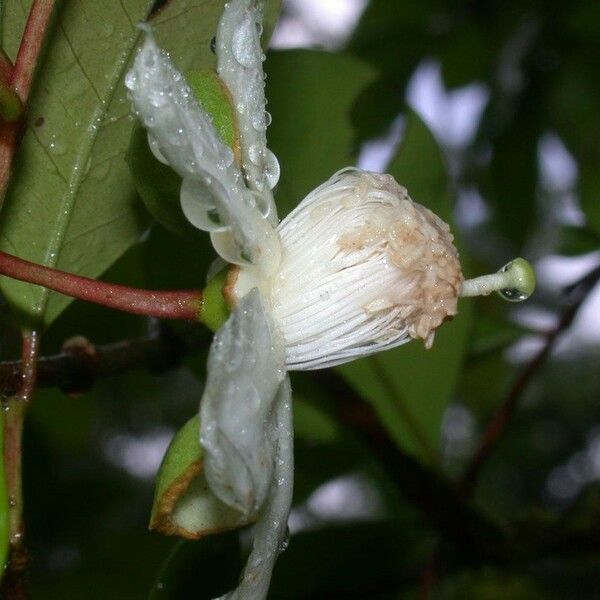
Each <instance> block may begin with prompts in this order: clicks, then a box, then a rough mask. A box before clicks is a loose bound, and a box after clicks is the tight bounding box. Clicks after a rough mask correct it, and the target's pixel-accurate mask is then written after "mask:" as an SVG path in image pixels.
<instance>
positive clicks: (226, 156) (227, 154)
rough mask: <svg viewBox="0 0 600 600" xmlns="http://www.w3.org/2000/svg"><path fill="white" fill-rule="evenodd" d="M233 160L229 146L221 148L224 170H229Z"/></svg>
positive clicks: (233, 156)
mask: <svg viewBox="0 0 600 600" xmlns="http://www.w3.org/2000/svg"><path fill="white" fill-rule="evenodd" d="M234 159H235V155H234V154H233V150H232V149H231V148H230V147H229V146H225V147H224V148H223V162H224V164H225V168H229V167H230V166H231V165H232V164H233V161H234Z"/></svg>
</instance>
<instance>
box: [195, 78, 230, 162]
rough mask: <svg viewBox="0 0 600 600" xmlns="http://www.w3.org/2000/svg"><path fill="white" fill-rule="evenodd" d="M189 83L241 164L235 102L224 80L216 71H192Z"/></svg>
mask: <svg viewBox="0 0 600 600" xmlns="http://www.w3.org/2000/svg"><path fill="white" fill-rule="evenodd" d="M186 79H187V82H188V84H189V86H190V87H191V88H192V90H193V92H194V95H195V96H196V98H197V99H198V100H199V102H200V104H202V107H203V108H204V110H205V111H206V112H207V113H208V114H209V115H210V116H211V117H212V119H213V122H212V123H213V125H214V128H215V129H216V130H217V133H218V134H219V137H220V138H221V140H222V141H223V142H225V144H227V145H228V146H229V147H230V148H231V149H232V150H233V154H234V156H235V159H236V162H237V163H238V164H239V163H240V156H241V150H240V132H239V129H238V125H237V121H236V118H235V111H234V108H233V100H232V98H231V94H230V92H229V90H228V89H227V86H226V85H225V83H223V80H222V79H221V78H220V77H219V76H218V75H217V73H216V72H215V71H212V70H209V69H205V70H203V71H190V72H189V73H188V74H187V77H186Z"/></svg>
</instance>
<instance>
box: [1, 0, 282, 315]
mask: <svg viewBox="0 0 600 600" xmlns="http://www.w3.org/2000/svg"><path fill="white" fill-rule="evenodd" d="M153 4H154V2H153V1H152V0H131V1H129V2H127V3H123V2H118V3H112V2H73V3H64V4H63V5H61V9H60V10H59V12H58V15H57V19H56V23H55V27H54V30H53V32H52V35H51V36H50V39H49V43H48V50H47V53H46V55H45V57H44V60H43V62H42V63H41V65H40V67H39V76H38V80H37V84H36V88H35V90H36V91H35V94H34V96H33V98H32V101H31V106H30V110H29V120H28V123H27V129H26V132H25V135H24V138H23V141H22V144H21V147H20V149H19V152H18V154H17V156H16V163H15V164H16V168H15V173H14V175H13V179H12V182H11V187H10V189H9V191H8V194H7V198H6V204H5V207H4V209H3V211H2V214H1V215H0V249H2V250H5V251H7V252H10V253H12V254H16V255H17V256H19V257H22V258H26V259H28V260H31V261H33V262H36V263H40V264H44V265H47V266H52V267H57V268H60V269H63V270H66V271H72V272H76V273H80V274H83V275H86V276H89V277H97V276H98V275H100V274H101V273H102V272H103V271H104V270H105V269H106V268H107V267H108V266H109V265H110V264H112V263H113V262H114V261H115V260H116V259H117V258H118V257H119V256H120V255H121V254H122V253H123V252H124V251H125V250H126V249H127V248H128V247H129V246H130V245H131V244H132V243H134V242H135V240H136V239H138V238H139V236H140V233H141V232H142V231H143V229H144V228H145V227H146V224H145V222H146V217H145V214H144V212H143V211H142V210H141V205H140V204H139V201H138V199H137V195H136V193H135V189H134V186H133V182H132V180H131V177H130V175H129V173H128V170H127V166H126V164H125V162H124V160H123V157H124V154H125V151H126V148H127V145H128V142H129V138H130V135H131V128H132V126H133V120H132V119H131V118H130V116H129V111H130V108H129V102H128V101H127V100H126V97H125V90H124V86H123V82H122V79H123V74H124V72H125V71H126V69H127V64H128V61H129V60H130V58H131V56H132V53H133V51H134V48H135V44H136V42H137V40H138V37H139V31H138V29H137V28H136V23H137V22H138V21H139V20H143V19H145V18H147V16H148V14H149V12H150V9H151V8H152V5H153ZM275 4H276V3H274V4H271V5H270V7H269V14H270V15H272V14H273V13H274V12H276V11H275V10H274V8H273V7H274V5H275ZM221 10H222V5H221V4H220V3H218V2H205V1H204V0H191V1H187V2H186V1H184V0H181V1H180V0H172V1H171V2H169V3H168V4H167V5H166V6H165V7H164V8H163V9H162V10H161V11H159V12H158V13H157V15H155V16H154V17H153V18H152V20H151V23H152V25H153V26H154V28H155V31H156V37H157V39H158V41H159V43H160V44H161V46H163V47H164V48H166V49H167V50H168V51H169V52H170V53H171V55H172V56H173V59H174V60H175V62H176V63H177V65H178V67H179V68H180V69H181V70H182V71H184V72H185V71H188V70H189V69H191V68H192V67H193V68H196V69H203V68H211V67H214V63H215V57H214V56H213V54H212V53H211V51H210V40H211V38H212V36H213V35H214V32H215V31H216V24H217V20H218V18H219V16H220V13H221ZM24 12H25V11H24V10H23V7H22V6H21V5H20V4H19V3H17V2H12V3H10V5H9V6H7V7H6V14H7V15H9V14H12V13H15V14H16V17H15V18H14V23H15V27H17V26H18V25H19V24H20V23H21V22H22V21H21V19H20V18H19V15H21V14H22V13H24ZM7 18H8V17H7ZM8 22H9V21H7V19H5V22H4V24H5V26H6V25H7V24H8ZM10 22H11V23H12V22H13V18H12V17H11V20H10ZM11 40H12V41H11V42H10V51H11V52H14V50H13V48H15V47H16V43H15V41H14V40H13V38H12V33H11ZM0 286H1V289H2V291H3V292H4V294H5V295H6V297H7V299H8V300H9V302H10V303H11V305H12V306H13V307H14V308H15V309H16V310H17V311H18V312H19V313H20V314H21V317H22V318H24V319H26V320H42V321H43V323H44V324H45V325H47V324H49V323H51V322H52V321H53V320H54V319H55V318H56V317H57V316H58V315H59V314H60V313H61V312H62V311H63V310H64V308H65V307H66V306H67V305H68V303H69V302H70V301H71V300H70V299H69V298H66V297H64V296H60V295H57V294H54V293H52V294H51V293H49V292H48V291H47V290H45V289H43V288H40V287H36V286H31V285H28V284H23V283H20V282H16V281H11V280H8V279H5V278H3V280H2V282H1V283H0Z"/></svg>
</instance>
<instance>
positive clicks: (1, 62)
mask: <svg viewBox="0 0 600 600" xmlns="http://www.w3.org/2000/svg"><path fill="white" fill-rule="evenodd" d="M13 69H14V67H13V64H12V62H10V58H8V56H6V54H5V53H4V50H2V48H0V81H2V83H4V84H6V85H10V80H11V78H12V74H13Z"/></svg>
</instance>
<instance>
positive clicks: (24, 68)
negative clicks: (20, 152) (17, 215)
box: [0, 0, 56, 204]
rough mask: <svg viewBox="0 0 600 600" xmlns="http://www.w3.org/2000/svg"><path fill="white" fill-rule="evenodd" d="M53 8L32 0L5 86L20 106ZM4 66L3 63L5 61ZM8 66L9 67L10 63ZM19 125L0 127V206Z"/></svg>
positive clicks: (47, 1)
mask: <svg viewBox="0 0 600 600" xmlns="http://www.w3.org/2000/svg"><path fill="white" fill-rule="evenodd" d="M55 4H56V1H55V0H34V2H33V3H32V5H31V9H30V11H29V16H28V17H27V24H26V25H25V31H24V32H23V37H22V38H21V45H20V46H19V51H18V53H17V59H16V61H15V66H14V68H12V69H11V74H10V78H9V80H8V84H9V85H10V87H11V88H13V89H14V90H15V91H16V92H17V95H18V96H19V98H20V99H21V102H23V104H26V102H27V99H28V98H29V92H30V91H31V85H32V83H33V76H34V74H35V68H36V66H37V64H38V61H39V57H40V53H41V51H42V47H43V45H44V39H45V37H46V31H47V30H48V26H49V24H50V20H51V18H52V12H53V10H54V6H55ZM3 62H4V63H5V61H3ZM8 64H9V65H10V62H9V63H8ZM5 66H6V64H5ZM21 125H22V123H20V122H15V123H5V124H4V125H3V126H2V127H0V204H1V202H2V197H3V195H4V191H5V190H6V187H7V185H8V179H9V177H10V172H11V167H12V160H13V156H14V154H15V150H16V147H17V142H18V138H19V130H20V126H21Z"/></svg>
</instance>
